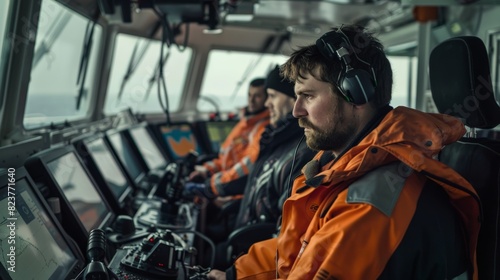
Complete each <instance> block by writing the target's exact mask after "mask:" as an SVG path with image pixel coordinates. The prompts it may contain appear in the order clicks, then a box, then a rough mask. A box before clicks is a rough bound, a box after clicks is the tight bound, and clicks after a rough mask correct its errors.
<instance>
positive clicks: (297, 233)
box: [226, 107, 480, 280]
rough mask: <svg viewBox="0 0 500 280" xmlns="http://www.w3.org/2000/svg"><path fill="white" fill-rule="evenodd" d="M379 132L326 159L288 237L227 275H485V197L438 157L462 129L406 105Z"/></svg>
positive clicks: (299, 198)
mask: <svg viewBox="0 0 500 280" xmlns="http://www.w3.org/2000/svg"><path fill="white" fill-rule="evenodd" d="M374 127H375V128H373V129H371V130H370V131H369V132H367V133H365V135H366V136H365V137H363V138H362V139H361V140H359V142H358V144H357V145H355V146H353V147H351V148H350V149H348V150H347V151H346V152H345V153H343V154H342V155H340V156H339V158H337V159H332V160H329V159H328V158H329V155H330V154H331V153H328V152H325V151H323V152H319V153H318V154H317V155H316V157H315V159H313V160H317V161H318V162H319V164H318V165H319V168H318V170H317V171H318V172H317V174H315V175H313V176H311V175H309V176H308V178H307V179H306V178H305V176H304V175H301V176H299V177H298V178H297V179H296V180H295V181H294V185H293V191H292V195H291V196H290V197H289V198H288V199H287V200H286V202H285V204H284V206H283V220H282V227H281V231H280V234H279V235H278V237H277V238H274V239H269V240H266V241H263V242H259V243H256V244H254V245H253V246H252V247H251V248H250V250H249V252H248V254H246V255H243V256H242V257H240V258H239V259H237V260H236V262H235V264H234V265H233V267H231V268H230V269H228V270H227V271H226V272H227V274H226V275H227V279H235V278H236V279H276V278H278V279H301V280H303V279H318V280H319V279H453V278H456V277H457V276H459V275H464V273H465V275H467V274H469V277H470V278H468V279H471V278H473V279H477V269H476V261H475V252H476V242H477V236H478V231H479V216H480V210H479V202H478V201H479V200H478V197H477V194H476V193H475V191H474V189H473V188H472V186H471V185H470V184H469V183H468V182H467V181H466V180H465V179H464V178H462V177H461V176H460V175H458V174H457V173H456V172H455V171H453V170H452V169H451V168H449V167H447V166H446V165H444V164H443V163H441V162H439V161H437V160H435V159H434V158H435V157H436V155H437V154H438V153H439V151H440V150H441V149H442V147H443V146H444V145H447V144H449V143H452V142H455V141H456V140H458V139H459V138H460V137H461V136H462V135H463V134H464V133H465V129H464V126H463V125H462V123H461V122H460V121H459V120H458V119H455V118H452V117H449V116H445V115H440V114H430V113H422V112H419V111H416V110H413V109H409V108H404V107H398V108H396V109H393V110H390V111H389V112H388V113H387V114H385V116H384V117H383V118H382V119H381V120H379V123H378V124H377V125H374ZM306 167H307V165H306ZM306 167H304V169H303V173H304V171H305V169H306ZM309 173H311V172H309ZM464 236H465V238H464ZM466 269H467V270H468V272H465V270H466ZM471 274H472V275H471ZM461 279H463V278H461Z"/></svg>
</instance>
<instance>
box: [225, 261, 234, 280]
mask: <svg viewBox="0 0 500 280" xmlns="http://www.w3.org/2000/svg"><path fill="white" fill-rule="evenodd" d="M226 280H236V268H235V267H234V265H233V266H231V267H230V268H228V269H227V270H226Z"/></svg>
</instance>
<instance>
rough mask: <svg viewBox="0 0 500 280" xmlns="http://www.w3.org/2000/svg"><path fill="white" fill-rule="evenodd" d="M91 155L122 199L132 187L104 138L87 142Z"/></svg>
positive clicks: (112, 188) (119, 198) (112, 191)
mask: <svg viewBox="0 0 500 280" xmlns="http://www.w3.org/2000/svg"><path fill="white" fill-rule="evenodd" d="M85 145H86V147H87V150H88V152H89V153H90V156H91V157H92V159H93V160H94V162H95V164H96V165H97V168H98V169H99V171H100V172H101V174H102V176H103V177H104V180H106V183H107V184H108V186H109V187H110V189H111V193H113V196H114V197H115V199H116V200H117V201H122V200H123V197H122V195H123V194H124V193H125V192H126V191H127V188H129V187H130V185H129V183H128V181H127V178H126V177H125V174H123V172H122V170H121V169H120V166H119V165H118V162H117V161H116V159H115V158H114V157H113V154H112V153H111V151H110V150H109V147H108V146H107V145H106V143H105V142H104V139H102V138H97V139H94V140H92V141H89V142H86V143H85Z"/></svg>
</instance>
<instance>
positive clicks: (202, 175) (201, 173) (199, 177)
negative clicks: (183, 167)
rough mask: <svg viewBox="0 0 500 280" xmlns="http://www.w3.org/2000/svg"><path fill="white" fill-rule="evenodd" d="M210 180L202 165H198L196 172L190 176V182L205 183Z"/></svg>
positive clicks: (195, 168)
mask: <svg viewBox="0 0 500 280" xmlns="http://www.w3.org/2000/svg"><path fill="white" fill-rule="evenodd" d="M207 178H208V170H207V169H206V168H205V167H203V166H202V165H196V166H195V167H194V171H193V172H191V173H190V174H189V179H188V180H189V181H192V182H203V181H205V179H207Z"/></svg>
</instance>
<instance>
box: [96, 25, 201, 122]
mask: <svg viewBox="0 0 500 280" xmlns="http://www.w3.org/2000/svg"><path fill="white" fill-rule="evenodd" d="M160 46H161V42H160V41H158V40H149V39H144V38H139V37H136V36H131V35H127V34H118V36H117V38H116V42H115V51H114V54H113V56H114V59H113V64H112V66H111V74H110V78H109V84H108V91H107V94H106V101H105V105H104V112H105V113H106V114H115V113H118V112H119V111H122V110H124V109H126V108H131V109H132V111H133V112H135V113H160V112H163V111H164V110H163V109H162V106H161V105H160V104H161V103H160V101H159V100H158V79H157V74H158V72H159V71H158V66H159V58H160ZM134 49H135V51H134ZM163 55H164V59H163V63H164V66H163V76H164V78H165V84H166V88H167V95H168V105H169V106H168V107H169V108H168V109H169V111H176V110H177V109H178V108H179V104H180V100H181V96H182V92H183V91H184V85H185V82H186V77H187V73H188V67H189V65H190V61H191V56H192V49H191V48H188V47H186V48H185V49H183V50H182V51H180V50H179V49H178V48H176V47H171V48H169V49H167V48H166V47H165V49H164V51H163ZM127 74H129V75H127ZM127 76H128V78H125V77H127ZM161 98H162V99H161V100H162V101H161V102H162V104H164V105H165V92H164V90H163V88H161Z"/></svg>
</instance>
